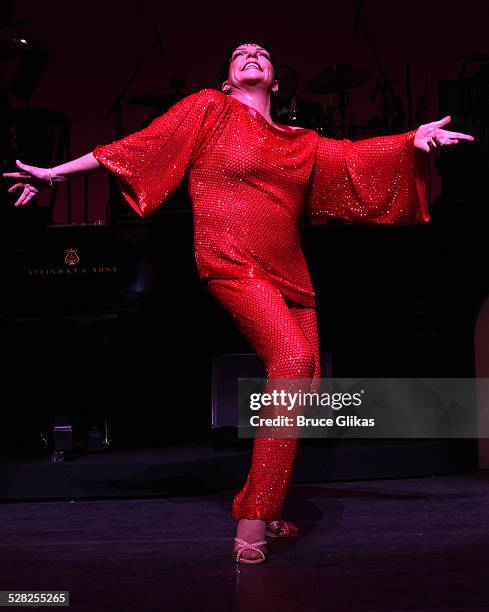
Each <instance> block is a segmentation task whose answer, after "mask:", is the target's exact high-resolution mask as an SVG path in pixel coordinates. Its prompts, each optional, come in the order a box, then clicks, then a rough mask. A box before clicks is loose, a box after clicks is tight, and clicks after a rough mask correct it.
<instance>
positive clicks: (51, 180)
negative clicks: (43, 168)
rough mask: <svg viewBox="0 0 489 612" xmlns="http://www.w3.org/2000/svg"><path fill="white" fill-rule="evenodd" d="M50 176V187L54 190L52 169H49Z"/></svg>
mask: <svg viewBox="0 0 489 612" xmlns="http://www.w3.org/2000/svg"><path fill="white" fill-rule="evenodd" d="M48 175H49V186H50V187H51V189H52V188H53V179H52V177H51V168H48Z"/></svg>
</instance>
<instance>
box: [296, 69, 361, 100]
mask: <svg viewBox="0 0 489 612" xmlns="http://www.w3.org/2000/svg"><path fill="white" fill-rule="evenodd" d="M371 77H372V73H371V72H369V71H368V70H354V69H353V68H352V67H351V66H350V65H349V64H334V65H332V66H327V67H326V68H325V69H324V70H323V71H322V72H321V73H320V74H318V75H316V76H314V77H312V78H311V79H309V80H308V81H306V82H305V83H304V89H305V90H306V91H308V92H310V93H315V94H323V93H334V92H343V91H347V90H348V89H353V88H354V87H357V86H358V85H361V84H362V83H365V82H366V81H368V80H369V79H370V78H371Z"/></svg>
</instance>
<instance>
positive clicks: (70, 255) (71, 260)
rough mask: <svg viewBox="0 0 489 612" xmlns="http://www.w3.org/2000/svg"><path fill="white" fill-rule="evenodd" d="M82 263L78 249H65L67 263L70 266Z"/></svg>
mask: <svg viewBox="0 0 489 612" xmlns="http://www.w3.org/2000/svg"><path fill="white" fill-rule="evenodd" d="M79 263H80V256H79V255H78V249H66V250H65V264H67V265H68V266H76V265H77V264H79Z"/></svg>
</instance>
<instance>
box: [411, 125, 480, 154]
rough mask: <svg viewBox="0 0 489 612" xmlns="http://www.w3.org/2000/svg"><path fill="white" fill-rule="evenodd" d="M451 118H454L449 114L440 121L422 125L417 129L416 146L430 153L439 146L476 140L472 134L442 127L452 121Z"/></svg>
mask: <svg viewBox="0 0 489 612" xmlns="http://www.w3.org/2000/svg"><path fill="white" fill-rule="evenodd" d="M451 120H452V118H451V117H450V116H448V117H443V119H440V120H439V121H433V122H432V123H426V124H425V125H420V126H419V128H418V129H417V130H416V135H415V137H414V146H415V147H416V148H417V149H421V150H422V151H426V153H429V152H430V151H433V150H434V149H438V148H439V147H448V146H451V145H455V144H458V142H459V141H460V140H469V141H470V142H472V141H473V140H474V137H473V136H470V134H462V133H461V132H450V131H448V130H444V129H442V128H443V126H444V125H447V123H450V121H451Z"/></svg>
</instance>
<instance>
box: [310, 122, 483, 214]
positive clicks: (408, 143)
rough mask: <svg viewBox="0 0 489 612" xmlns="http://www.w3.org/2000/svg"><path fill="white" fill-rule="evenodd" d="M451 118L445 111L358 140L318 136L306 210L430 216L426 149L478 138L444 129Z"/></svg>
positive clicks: (314, 212) (311, 211) (313, 212)
mask: <svg viewBox="0 0 489 612" xmlns="http://www.w3.org/2000/svg"><path fill="white" fill-rule="evenodd" d="M449 122H450V117H444V118H443V119H440V120H439V121H433V122H432V123H427V124H426V125H421V126H420V127H419V128H418V129H417V130H413V131H411V132H408V133H406V134H397V135H393V136H380V137H375V138H370V139H367V140H359V141H357V142H351V141H349V140H341V141H338V140H331V139H328V138H324V137H322V138H320V139H319V146H318V149H317V154H316V162H315V167H314V171H313V174H312V183H311V189H310V193H309V198H308V202H307V206H306V216H308V217H309V219H310V220H311V221H313V222H314V221H319V222H321V223H324V222H325V221H327V220H328V219H341V220H343V221H350V222H360V223H376V224H379V223H383V224H398V225H399V224H411V223H422V222H427V221H429V219H430V216H429V210H428V200H427V192H426V164H425V152H426V153H429V152H431V151H432V150H434V149H438V148H439V147H442V146H450V145H454V144H457V143H458V142H460V141H462V140H465V141H473V140H474V138H473V136H470V135H469V134H462V133H460V132H450V131H448V130H445V129H443V128H444V126H445V125H447V123H449Z"/></svg>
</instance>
